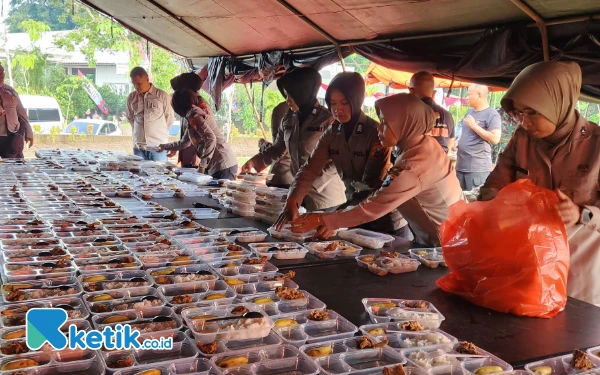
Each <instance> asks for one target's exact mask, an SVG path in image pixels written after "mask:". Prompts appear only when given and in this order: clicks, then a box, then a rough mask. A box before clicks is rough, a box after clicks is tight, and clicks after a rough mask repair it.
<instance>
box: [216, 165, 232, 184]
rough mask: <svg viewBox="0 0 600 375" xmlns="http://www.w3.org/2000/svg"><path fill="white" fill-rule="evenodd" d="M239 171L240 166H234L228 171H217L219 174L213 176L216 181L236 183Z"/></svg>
mask: <svg viewBox="0 0 600 375" xmlns="http://www.w3.org/2000/svg"><path fill="white" fill-rule="evenodd" d="M237 171H238V166H237V165H234V166H233V167H229V168H226V169H221V170H220V171H217V172H215V173H213V174H212V175H211V176H212V178H214V179H215V180H232V181H235V178H236V176H237Z"/></svg>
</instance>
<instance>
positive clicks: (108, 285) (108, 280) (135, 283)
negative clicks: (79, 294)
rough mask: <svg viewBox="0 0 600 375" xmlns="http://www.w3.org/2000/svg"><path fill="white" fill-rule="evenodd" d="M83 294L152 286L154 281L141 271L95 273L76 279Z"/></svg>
mask: <svg viewBox="0 0 600 375" xmlns="http://www.w3.org/2000/svg"><path fill="white" fill-rule="evenodd" d="M77 280H79V282H80V283H81V286H82V288H83V291H84V292H85V293H94V292H99V291H105V290H117V289H128V288H137V287H141V286H152V285H153V284H154V281H153V280H152V278H151V277H150V276H149V275H148V274H147V273H146V272H145V271H141V270H131V271H127V270H120V271H111V272H96V273H89V274H87V275H81V276H79V277H78V278H77Z"/></svg>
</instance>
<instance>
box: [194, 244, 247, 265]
mask: <svg viewBox="0 0 600 375" xmlns="http://www.w3.org/2000/svg"><path fill="white" fill-rule="evenodd" d="M190 252H191V253H192V254H194V255H196V256H198V257H199V259H200V260H202V261H204V262H214V261H218V260H229V259H242V258H248V257H250V255H252V253H251V252H250V251H249V250H246V249H244V248H243V247H241V246H239V245H225V246H207V247H200V248H195V249H192V250H191V251H190Z"/></svg>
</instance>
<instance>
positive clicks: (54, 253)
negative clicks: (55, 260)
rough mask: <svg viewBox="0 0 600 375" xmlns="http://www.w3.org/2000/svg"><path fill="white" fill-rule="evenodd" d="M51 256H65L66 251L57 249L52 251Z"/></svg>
mask: <svg viewBox="0 0 600 375" xmlns="http://www.w3.org/2000/svg"><path fill="white" fill-rule="evenodd" d="M50 254H52V255H55V256H56V255H65V254H66V253H65V251H64V250H63V249H62V248H61V247H55V248H54V249H52V250H50Z"/></svg>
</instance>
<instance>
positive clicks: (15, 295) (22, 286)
mask: <svg viewBox="0 0 600 375" xmlns="http://www.w3.org/2000/svg"><path fill="white" fill-rule="evenodd" d="M81 292H82V289H81V285H80V284H79V282H78V281H77V279H76V278H74V277H61V278H56V279H44V280H29V281H26V282H22V283H6V284H4V285H2V298H3V299H4V302H6V303H18V302H26V301H37V300H44V299H53V298H57V297H73V296H77V295H79V294H81Z"/></svg>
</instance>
